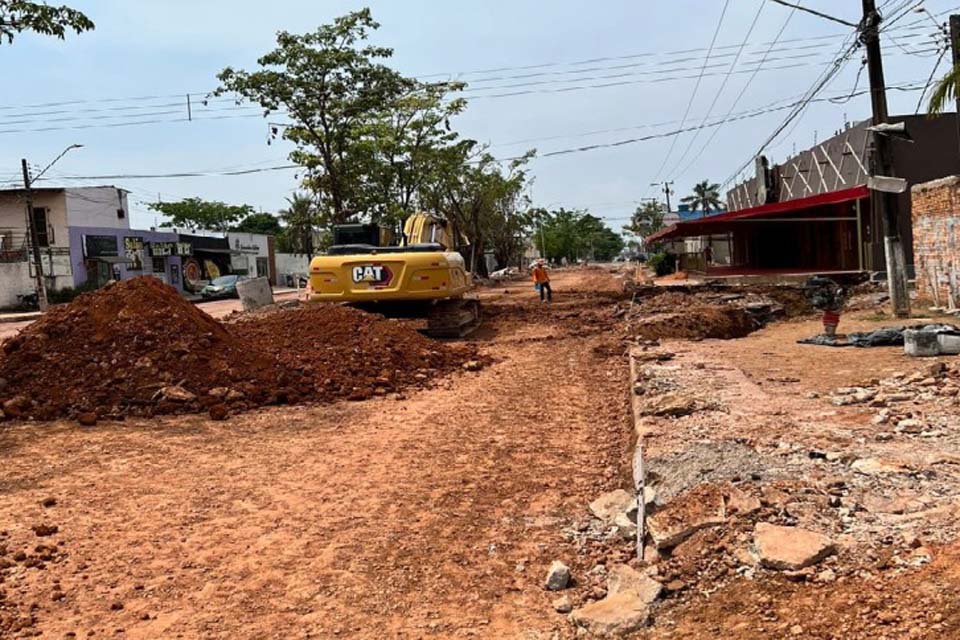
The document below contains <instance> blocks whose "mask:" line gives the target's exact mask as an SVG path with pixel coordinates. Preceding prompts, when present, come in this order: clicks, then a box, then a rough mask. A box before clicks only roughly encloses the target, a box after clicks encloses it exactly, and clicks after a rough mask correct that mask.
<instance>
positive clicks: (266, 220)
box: [230, 213, 283, 236]
mask: <svg viewBox="0 0 960 640" xmlns="http://www.w3.org/2000/svg"><path fill="white" fill-rule="evenodd" d="M230 230H231V231H240V232H242V233H261V234H264V235H268V236H278V235H280V233H281V232H282V231H283V227H281V226H280V221H279V220H278V219H277V217H276V216H275V215H273V214H270V213H251V214H250V215H248V216H247V217H246V218H244V219H243V220H241V221H240V222H239V223H238V224H236V225H234V226H233V227H232V228H231V229H230Z"/></svg>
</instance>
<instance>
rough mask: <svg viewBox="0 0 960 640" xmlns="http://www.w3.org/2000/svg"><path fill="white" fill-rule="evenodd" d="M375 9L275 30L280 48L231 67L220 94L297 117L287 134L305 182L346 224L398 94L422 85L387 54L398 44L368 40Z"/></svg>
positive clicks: (358, 209) (359, 202)
mask: <svg viewBox="0 0 960 640" xmlns="http://www.w3.org/2000/svg"><path fill="white" fill-rule="evenodd" d="M379 26H380V25H379V24H378V23H377V22H375V21H374V20H373V18H372V16H371V14H370V10H369V9H362V10H360V11H355V12H353V13H349V14H347V15H345V16H342V17H340V18H337V19H336V20H335V21H334V22H333V23H332V24H329V25H323V26H321V27H319V28H318V29H317V30H316V31H314V32H312V33H307V34H304V35H295V34H291V33H288V32H286V31H281V32H280V33H279V34H277V48H276V49H274V50H273V51H271V52H270V53H268V54H266V55H264V56H262V57H261V58H260V59H259V60H258V61H257V63H258V64H259V65H260V69H259V70H257V71H253V72H247V71H238V70H234V69H232V68H230V67H227V68H226V69H224V70H223V71H221V72H220V74H219V75H218V76H217V77H218V78H219V80H220V83H221V85H220V87H218V88H217V89H216V90H215V92H214V94H215V95H222V94H224V93H228V92H229V93H235V94H238V95H240V96H241V97H242V98H244V99H247V100H250V101H253V102H256V103H258V104H259V105H260V106H261V107H263V110H264V115H269V114H272V113H275V112H278V111H280V112H283V113H285V114H286V116H287V117H288V118H289V119H290V120H291V121H292V124H291V125H289V126H286V127H284V128H283V130H282V137H283V138H285V139H286V140H289V141H291V142H293V143H294V144H295V145H296V147H297V148H296V150H295V151H293V152H292V153H291V154H290V160H291V161H292V162H294V163H295V164H298V165H301V166H303V167H304V168H305V169H306V176H305V177H304V179H303V185H304V187H306V188H308V189H310V190H311V191H312V192H314V193H315V194H316V196H317V199H318V201H319V202H318V204H319V205H320V206H321V207H324V208H329V209H330V210H331V211H332V212H333V221H334V222H337V223H340V222H344V221H347V220H348V219H350V218H351V217H352V216H354V215H356V214H358V213H363V210H362V207H363V206H364V205H365V204H366V203H367V199H365V197H364V196H365V191H366V186H367V185H368V184H369V179H368V178H369V176H370V175H371V172H376V171H377V167H376V166H375V165H376V162H377V160H378V155H379V153H380V149H379V147H378V145H377V144H376V140H375V138H374V135H375V133H376V132H377V131H378V126H379V125H381V124H382V123H383V121H384V119H385V118H386V117H388V116H387V114H389V113H390V112H391V109H392V108H395V107H396V105H397V103H398V101H399V100H401V99H402V98H403V97H405V96H408V95H410V94H411V93H413V92H414V91H416V90H418V89H419V88H420V86H419V83H418V82H417V81H415V80H412V79H409V78H405V77H403V76H402V75H400V74H399V73H397V72H396V71H394V70H392V69H390V68H389V67H387V66H386V65H385V64H383V62H382V61H383V60H386V59H387V58H389V57H390V56H391V55H393V51H392V49H389V48H385V47H377V46H372V45H366V44H364V40H365V39H366V38H367V36H368V35H369V33H370V32H371V31H372V30H375V29H377V28H379Z"/></svg>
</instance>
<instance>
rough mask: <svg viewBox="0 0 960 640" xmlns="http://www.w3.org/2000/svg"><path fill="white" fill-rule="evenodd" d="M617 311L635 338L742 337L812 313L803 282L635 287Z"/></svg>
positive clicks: (694, 338)
mask: <svg viewBox="0 0 960 640" xmlns="http://www.w3.org/2000/svg"><path fill="white" fill-rule="evenodd" d="M634 294H635V296H634V297H633V299H632V300H630V301H627V302H621V303H620V304H619V305H618V308H617V310H616V311H615V312H614V315H615V316H617V317H622V318H625V319H626V321H627V323H628V325H629V327H630V332H631V334H633V336H634V337H636V338H639V339H643V340H653V339H658V338H672V339H686V340H702V339H709V338H714V339H723V340H727V339H732V338H742V337H744V336H746V335H749V334H750V333H752V332H754V331H756V330H757V329H759V328H761V327H763V326H765V325H766V324H768V323H770V322H772V321H774V320H776V319H779V318H784V317H795V316H802V315H806V314H809V313H811V312H812V307H811V306H810V304H809V302H807V301H806V298H805V296H804V293H803V291H802V290H801V289H800V288H799V287H788V286H755V287H748V286H741V287H736V288H732V287H726V286H706V285H705V286H699V287H669V288H668V287H642V286H641V287H637V288H636V289H635V291H634Z"/></svg>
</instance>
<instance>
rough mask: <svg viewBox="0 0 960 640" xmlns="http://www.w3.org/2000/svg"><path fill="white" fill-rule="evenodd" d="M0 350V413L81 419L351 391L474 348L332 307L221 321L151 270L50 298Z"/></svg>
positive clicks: (420, 372)
mask: <svg viewBox="0 0 960 640" xmlns="http://www.w3.org/2000/svg"><path fill="white" fill-rule="evenodd" d="M0 352H2V355H0V407H2V410H3V414H0V417H3V416H4V415H5V416H6V417H11V418H21V417H22V418H36V419H40V420H50V419H55V418H61V417H77V418H78V419H81V421H94V420H96V419H97V418H111V419H118V418H122V417H124V416H126V415H146V416H150V415H155V414H164V413H190V412H198V411H204V410H211V415H214V413H216V414H218V415H219V416H223V415H225V414H226V413H227V412H228V411H235V410H241V409H247V408H252V407H255V406H260V405H264V404H274V403H287V402H298V401H301V400H302V401H329V400H334V399H337V398H353V399H361V398H365V397H369V396H371V395H373V394H375V393H385V392H386V391H388V390H395V389H400V388H403V387H405V386H416V385H422V384H424V383H425V382H426V381H428V380H429V379H430V378H432V377H434V376H436V375H440V374H443V373H446V372H449V371H452V370H454V369H457V368H459V367H460V366H462V365H463V363H464V362H465V361H466V360H470V359H472V358H473V357H474V354H473V352H472V350H470V349H468V348H465V347H459V348H457V347H451V346H448V345H444V344H440V343H436V342H433V341H431V340H429V339H428V338H426V337H424V336H422V335H420V334H419V333H417V332H416V331H415V330H414V329H413V328H412V327H410V326H408V325H405V324H403V323H399V322H396V321H391V320H386V319H384V318H382V317H380V316H375V315H371V314H366V313H364V312H362V311H358V310H356V309H347V308H341V307H333V306H325V307H316V308H310V309H292V310H281V311H278V312H277V313H274V314H271V315H269V316H267V317H266V318H263V319H262V320H261V321H259V322H258V321H250V322H243V323H238V324H236V325H224V324H221V323H220V322H217V321H216V320H214V319H213V318H211V317H210V316H208V315H207V314H206V313H204V312H202V311H200V310H199V309H197V308H196V307H195V306H193V305H192V304H191V303H189V302H187V301H186V300H184V299H183V298H182V297H181V296H180V295H179V294H177V292H176V291H174V290H173V289H172V288H171V287H168V286H166V285H164V284H163V283H161V282H160V281H158V280H156V279H154V278H135V279H132V280H127V281H124V282H120V283H116V284H113V285H110V286H108V287H105V288H103V289H101V290H99V291H96V292H93V293H88V294H84V295H82V296H80V297H79V298H77V299H76V300H75V301H74V302H72V303H70V304H68V305H64V306H62V307H54V308H52V309H51V310H50V311H49V312H48V313H47V314H45V315H44V317H43V318H42V319H40V320H39V321H37V322H35V323H34V324H32V325H30V326H29V327H27V328H26V329H25V330H24V331H23V332H21V333H20V334H19V335H18V336H16V337H14V338H10V339H9V340H7V341H5V342H4V343H3V344H2V348H0Z"/></svg>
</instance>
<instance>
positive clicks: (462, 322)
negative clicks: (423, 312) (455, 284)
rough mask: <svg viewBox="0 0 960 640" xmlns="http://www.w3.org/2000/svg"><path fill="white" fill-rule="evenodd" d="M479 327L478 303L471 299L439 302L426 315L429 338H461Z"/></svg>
mask: <svg viewBox="0 0 960 640" xmlns="http://www.w3.org/2000/svg"><path fill="white" fill-rule="evenodd" d="M479 326H480V301H479V300H476V299H473V298H461V299H459V300H441V301H440V302H437V303H436V304H434V305H433V306H432V307H430V312H429V313H428V314H427V331H426V333H427V335H428V336H430V337H431V338H463V337H464V336H467V335H470V334H471V333H473V332H474V331H476V330H477V327H479Z"/></svg>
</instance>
